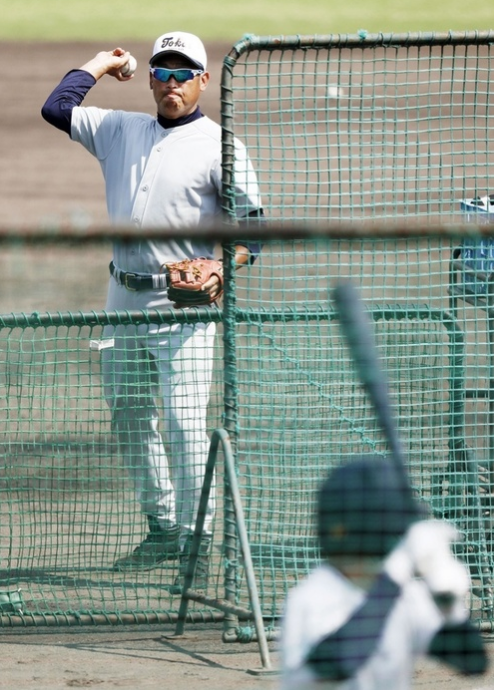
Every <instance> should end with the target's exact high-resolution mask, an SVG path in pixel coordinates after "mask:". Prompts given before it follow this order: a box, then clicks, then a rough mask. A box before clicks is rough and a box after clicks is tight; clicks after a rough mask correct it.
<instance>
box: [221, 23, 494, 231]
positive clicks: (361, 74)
mask: <svg viewBox="0 0 494 690" xmlns="http://www.w3.org/2000/svg"><path fill="white" fill-rule="evenodd" d="M493 36H494V34H493V32H465V33H451V32H450V33H446V34H434V33H424V34H406V35H405V34H403V35H400V34H372V35H366V32H361V34H360V35H351V36H348V35H334V36H287V37H283V36H280V37H261V36H249V35H248V36H246V37H245V38H244V39H243V40H241V41H239V42H238V43H237V44H236V45H235V46H234V47H233V48H232V50H231V51H230V53H229V54H228V56H226V57H225V59H224V63H223V73H222V92H221V97H222V126H223V129H224V158H223V164H224V183H225V190H226V192H225V195H224V198H225V207H226V210H227V211H228V212H230V213H232V212H233V211H234V208H233V206H234V205H235V202H234V196H233V195H232V193H231V187H230V184H231V175H232V171H233V167H232V160H233V158H234V137H235V136H236V137H238V138H239V139H241V140H242V141H244V142H245V143H246V144H247V147H248V150H249V154H250V157H251V159H252V161H253V164H254V167H255V168H256V170H257V171H258V174H259V178H260V183H261V188H262V192H263V201H264V204H265V207H266V211H267V213H268V214H269V216H270V218H275V219H276V220H277V221H279V222H293V221H307V220H316V219H318V220H326V219H330V220H348V219H360V218H368V217H373V218H395V217H397V216H407V217H410V216H413V217H417V218H424V219H427V218H430V217H431V216H432V217H434V218H438V217H441V218H442V220H443V222H448V220H453V221H457V220H458V214H459V211H460V200H461V199H463V198H464V197H465V196H467V197H474V196H476V195H477V194H479V195H481V196H484V195H485V194H487V193H488V192H491V191H492V189H491V186H490V179H491V172H490V167H491V166H490V157H489V149H490V147H489V140H490V136H489V122H490V114H491V105H490V96H489V93H490V81H491V74H492V59H493V58H492V56H493V52H492V39H493Z"/></svg>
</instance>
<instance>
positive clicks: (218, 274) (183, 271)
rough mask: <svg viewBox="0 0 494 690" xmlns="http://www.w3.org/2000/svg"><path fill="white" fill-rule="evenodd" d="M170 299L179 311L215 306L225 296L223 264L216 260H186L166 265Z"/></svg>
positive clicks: (200, 258)
mask: <svg viewBox="0 0 494 690" xmlns="http://www.w3.org/2000/svg"><path fill="white" fill-rule="evenodd" d="M165 268H166V271H167V286H168V288H167V290H168V299H169V300H170V301H171V302H173V303H174V306H175V307H176V308H177V309H179V308H181V307H199V306H204V305H207V304H213V302H216V301H217V300H218V299H219V298H220V297H221V295H222V294H223V263H222V262H221V261H217V260H216V259H206V258H204V257H199V258H198V259H184V260H183V261H177V262H175V263H169V264H165Z"/></svg>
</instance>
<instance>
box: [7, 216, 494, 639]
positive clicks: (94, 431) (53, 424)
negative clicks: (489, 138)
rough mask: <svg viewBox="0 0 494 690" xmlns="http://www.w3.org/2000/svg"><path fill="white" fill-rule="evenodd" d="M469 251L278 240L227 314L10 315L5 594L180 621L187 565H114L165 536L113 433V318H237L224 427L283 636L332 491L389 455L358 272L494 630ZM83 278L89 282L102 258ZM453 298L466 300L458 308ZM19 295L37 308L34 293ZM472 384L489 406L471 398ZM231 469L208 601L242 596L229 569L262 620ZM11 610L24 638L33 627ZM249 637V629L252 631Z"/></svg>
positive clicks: (220, 353)
mask: <svg viewBox="0 0 494 690" xmlns="http://www.w3.org/2000/svg"><path fill="white" fill-rule="evenodd" d="M267 232H269V230H268V229H267ZM457 243H459V240H458V241H457V240H448V239H445V238H444V237H443V238H436V237H434V235H433V234H432V233H431V235H430V236H429V237H427V236H424V237H422V238H414V237H410V238H409V239H406V238H403V239H395V238H393V237H387V239H386V238H384V236H383V237H382V238H379V237H375V238H372V237H369V238H358V237H356V238H355V239H353V240H352V239H336V238H334V239H331V238H330V237H328V238H324V237H321V238H319V239H307V240H305V241H304V240H297V241H294V240H291V239H287V240H282V239H279V240H266V242H265V243H264V246H263V251H262V253H261V256H260V257H259V259H258V261H257V262H256V264H255V265H254V266H253V267H251V268H250V269H248V270H242V271H238V272H236V273H235V274H234V275H235V282H233V281H232V280H230V279H229V282H228V283H227V285H226V295H225V304H224V311H220V310H218V311H215V312H213V313H210V312H209V311H207V310H203V311H200V312H194V313H191V314H183V313H181V312H176V311H174V310H171V311H170V312H166V311H165V312H162V313H160V312H150V313H141V312H138V313H120V312H117V313H102V312H79V313H77V312H75V311H74V312H72V311H65V312H58V313H54V312H49V313H38V312H37V313H34V314H32V315H29V314H25V313H18V314H12V315H8V314H4V315H3V316H2V317H0V326H1V329H0V355H1V361H0V385H1V387H2V390H1V396H0V399H1V405H0V423H1V425H2V443H1V456H0V492H1V495H2V501H1V506H2V507H1V510H2V521H1V523H2V527H1V531H2V540H1V542H0V592H2V593H3V592H15V591H16V590H17V589H18V588H19V587H20V588H21V594H22V599H23V618H22V619H21V620H22V621H24V622H25V621H27V620H35V621H36V622H37V623H38V624H41V623H39V621H40V620H41V621H44V620H48V619H51V618H53V617H55V620H57V621H58V622H60V620H64V621H69V622H70V621H71V622H76V623H77V622H81V621H82V622H88V621H91V622H92V621H111V622H116V621H123V620H125V621H127V620H135V621H148V620H149V621H151V620H165V619H170V620H171V619H173V618H174V617H176V615H177V611H178V609H179V604H180V598H179V597H178V596H176V595H172V594H171V593H170V585H171V583H172V582H173V580H174V578H175V575H176V574H177V573H176V570H177V564H176V562H170V563H168V564H165V565H163V566H160V567H159V568H155V569H154V570H152V571H149V572H144V573H138V572H137V573H126V574H121V573H115V572H113V571H112V570H111V566H112V564H113V562H114V560H115V559H116V558H118V557H119V556H121V555H122V554H124V553H128V552H129V551H130V550H131V549H132V548H133V547H134V546H135V545H136V544H137V543H139V541H140V540H141V539H142V538H143V536H144V534H145V530H146V525H145V522H144V520H143V518H142V516H141V515H140V513H139V510H138V506H137V503H136V501H135V499H134V492H133V486H132V485H131V482H130V480H129V478H128V477H127V473H126V471H125V469H124V467H123V466H122V461H121V458H120V457H119V453H118V449H117V447H116V442H115V438H114V436H113V432H112V429H111V423H110V416H109V412H108V409H107V405H106V402H105V400H104V397H103V391H102V387H101V372H100V352H101V351H100V350H99V349H98V347H99V346H100V344H101V342H102V329H103V327H104V326H105V325H106V324H107V323H112V324H147V323H149V324H153V323H162V322H176V321H180V320H190V319H192V320H204V319H206V320H207V319H209V318H212V319H213V320H216V321H222V323H219V324H218V326H219V328H220V335H219V336H218V338H217V350H216V361H215V365H216V368H215V380H214V385H213V394H212V398H211V404H210V411H209V430H210V431H212V430H213V429H216V428H219V427H221V426H223V425H224V426H225V428H226V429H227V430H228V432H229V433H230V435H231V438H232V441H233V443H234V450H235V462H236V467H237V476H238V481H239V486H240V493H241V498H242V502H243V508H244V515H245V528H246V531H247V534H248V539H249V543H250V546H251V551H252V560H253V566H254V576H255V578H256V582H257V585H258V588H259V596H260V605H261V609H262V613H263V616H264V618H265V620H266V622H267V623H268V624H269V625H270V626H273V627H276V626H277V625H278V622H279V616H280V614H281V612H282V608H283V603H284V598H285V595H286V592H287V589H288V587H289V586H290V585H291V584H293V583H294V582H295V581H297V580H298V579H299V578H300V577H302V576H303V575H305V574H306V573H307V572H308V571H309V569H310V568H311V567H312V566H313V565H314V564H315V563H316V562H317V561H318V558H319V554H318V548H317V543H316V541H315V539H314V529H313V500H314V491H315V490H316V488H317V486H318V485H319V482H320V481H321V479H322V478H323V476H324V475H325V474H326V472H327V470H328V468H329V467H333V466H335V465H337V464H339V463H342V462H345V461H346V460H347V459H348V458H349V457H351V456H352V454H354V453H360V452H369V451H372V452H378V453H385V452H386V447H385V444H384V443H383V438H382V435H381V433H380V432H379V429H378V427H377V423H376V419H375V415H374V413H373V411H372V408H371V407H370V404H369V402H368V400H367V399H366V398H365V396H364V395H363V393H362V391H361V388H360V385H359V382H358V380H357V378H356V375H355V372H354V369H353V366H352V362H351V361H350V359H349V354H348V352H347V349H346V346H345V344H344V342H343V339H342V336H341V333H340V329H339V326H338V322H337V320H336V318H335V312H334V310H333V306H332V304H331V303H330V301H329V295H330V290H331V288H332V286H333V285H334V284H335V283H336V281H337V280H338V279H339V278H349V277H350V278H352V279H353V281H354V282H355V284H356V285H357V286H358V288H359V290H360V291H361V294H362V297H363V299H364V301H365V304H366V306H367V308H368V310H369V313H370V315H371V317H372V321H373V323H374V326H375V332H376V339H377V344H378V347H379V351H380V353H381V355H382V359H383V362H384V364H385V367H386V370H387V372H388V376H389V380H390V385H391V392H392V397H393V403H394V406H395V409H396V412H397V415H398V420H399V428H400V433H401V436H402V439H403V443H404V446H405V450H406V454H407V458H408V465H409V472H410V476H411V479H412V482H413V484H414V487H415V488H416V490H417V491H418V492H419V493H420V495H421V496H422V498H423V499H424V500H425V501H426V503H427V504H428V506H429V507H430V510H431V511H432V513H433V514H434V515H436V516H438V517H444V518H446V519H449V520H451V521H453V522H454V524H456V525H457V526H458V527H459V529H460V530H461V531H462V533H463V534H464V535H465V541H464V542H463V544H462V546H461V551H460V553H461V555H462V556H463V557H464V559H465V560H466V561H467V563H468V564H469V566H470V569H471V572H472V576H473V580H474V587H475V589H474V593H473V597H472V602H471V604H472V609H473V611H474V612H475V615H476V616H477V617H478V618H479V619H481V620H483V621H484V623H485V624H490V622H491V617H492V601H491V569H492V568H491V550H492V533H491V496H490V491H489V489H488V486H489V485H488V482H489V480H490V467H491V457H492V455H491V447H492V415H489V404H490V405H492V403H490V400H489V398H488V393H487V390H488V389H487V388H485V386H486V384H487V378H485V377H484V379H480V378H478V379H475V373H476V372H477V371H480V370H483V371H484V372H485V371H487V370H488V367H489V363H490V360H489V356H488V347H487V345H486V337H485V336H486V334H487V327H486V326H484V330H483V332H482V324H486V323H487V322H486V319H482V318H479V309H478V308H474V307H473V306H472V305H471V304H469V303H468V302H467V301H466V299H465V298H466V297H467V294H466V292H465V285H467V284H466V283H465V282H464V280H463V278H462V275H463V274H462V273H460V274H459V276H458V279H457V281H456V283H454V284H453V283H450V279H451V276H452V274H450V268H451V257H452V254H453V250H454V248H455V247H456V244H457ZM5 251H6V254H7V255H8V251H7V250H5ZM17 251H18V248H17V249H16V252H17ZM74 251H75V252H76V254H79V256H80V255H81V254H80V252H81V250H80V249H79V250H74ZM46 252H47V253H48V254H49V253H50V248H49V246H47V248H46ZM43 254H44V252H43V251H39V252H38V266H39V265H42V264H43ZM227 258H228V254H227ZM71 270H76V269H75V268H73V267H71ZM79 270H80V275H81V276H83V274H84V262H81V265H80V269H79ZM227 274H228V272H227ZM61 277H62V278H63V276H61ZM287 277H288V280H287ZM71 278H72V279H73V280H74V281H75V283H77V277H74V276H71ZM3 280H4V281H8V280H9V276H8V275H7V276H6V277H5V276H4V278H3ZM453 287H455V289H456V290H460V291H461V290H462V289H463V293H461V292H460V296H461V297H462V299H457V304H456V305H455V304H453V303H452V296H451V294H450V293H451V292H452V288H453ZM25 289H26V290H29V289H30V285H29V284H27V285H26V288H25ZM52 298H53V297H52ZM77 298H78V295H77V294H75V295H74V297H73V299H74V300H77ZM16 299H18V301H19V303H23V302H24V300H25V299H27V295H26V294H23V289H22V284H20V288H19V294H18V296H17V298H16ZM58 299H59V297H58ZM461 305H464V306H461ZM232 310H233V313H234V318H233V319H232V318H230V317H229V315H231V313H232ZM483 313H484V315H485V312H483ZM222 342H223V346H224V347H223V349H222V348H221V344H222ZM232 365H233V366H232ZM225 367H226V368H225ZM225 373H226V379H225ZM472 377H474V379H475V387H476V388H477V389H479V392H478V396H477V397H473V396H469V395H468V387H469V386H473V384H472ZM224 386H225V388H224ZM482 388H484V390H483V391H482V390H481V389H482ZM482 395H483V396H484V397H482ZM232 403H233V404H232ZM493 409H494V408H493ZM163 412H165V410H163ZM217 471H218V490H219V503H218V509H217V513H216V519H215V523H214V548H213V552H212V570H211V579H210V583H209V588H208V592H207V594H208V597H209V599H223V598H224V597H225V583H224V581H225V573H227V572H228V588H227V590H228V591H227V592H226V594H227V596H228V599H229V600H230V602H231V603H233V604H236V605H238V606H239V607H241V608H242V609H244V610H246V609H249V608H250V601H249V592H248V588H247V580H246V572H245V570H244V565H243V561H242V558H241V557H240V553H239V545H238V542H237V543H236V541H237V540H236V531H237V528H238V524H237V523H236V521H235V517H234V515H232V514H231V510H230V507H229V506H227V505H226V503H225V502H224V498H223V496H224V491H223V489H224V487H223V479H222V475H223V464H222V456H221V454H220V455H219V457H218V461H217ZM225 545H226V546H227V547H228V552H227V551H226V550H225ZM227 553H228V557H227V556H226V554H227ZM213 608H214V607H213ZM3 611H4V616H3V617H2V622H3V624H4V625H11V624H12V622H13V621H14V619H15V620H17V619H16V616H15V615H14V614H12V613H8V612H7V610H6V609H5V607H4V609H3ZM212 611H213V609H212V608H211V607H210V605H209V603H208V602H204V601H202V602H197V603H194V604H193V605H192V604H191V614H192V615H196V616H200V617H203V618H204V619H210V617H211V615H213V614H212ZM208 617H209V618H208ZM246 631H248V628H245V629H244V628H242V627H241V632H239V635H244V636H245V635H247V634H248V632H246Z"/></svg>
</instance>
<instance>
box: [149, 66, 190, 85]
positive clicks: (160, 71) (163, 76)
mask: <svg viewBox="0 0 494 690" xmlns="http://www.w3.org/2000/svg"><path fill="white" fill-rule="evenodd" d="M149 71H150V72H151V74H152V75H153V77H154V78H155V79H157V80H158V81H162V82H164V83H166V82H167V81H168V80H169V79H171V77H173V78H174V79H175V81H178V83H179V84H183V83H184V82H185V81H190V80H191V79H194V77H197V75H198V74H204V71H203V70H202V69H166V67H150V68H149Z"/></svg>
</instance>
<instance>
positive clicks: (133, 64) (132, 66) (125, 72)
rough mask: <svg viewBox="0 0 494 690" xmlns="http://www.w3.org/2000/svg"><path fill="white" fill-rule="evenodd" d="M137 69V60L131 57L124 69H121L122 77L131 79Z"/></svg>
mask: <svg viewBox="0 0 494 690" xmlns="http://www.w3.org/2000/svg"><path fill="white" fill-rule="evenodd" d="M136 69H137V60H136V59H135V57H134V56H133V55H131V56H130V57H129V59H128V61H127V62H126V63H125V65H124V66H123V67H121V68H120V74H121V75H122V77H130V76H132V75H133V74H134V72H135V71H136Z"/></svg>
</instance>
